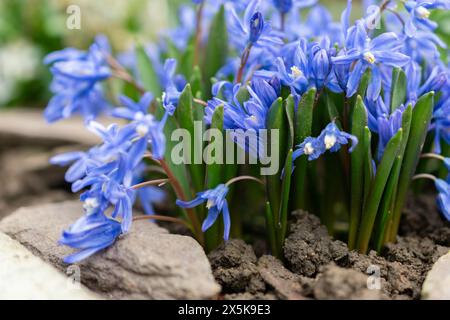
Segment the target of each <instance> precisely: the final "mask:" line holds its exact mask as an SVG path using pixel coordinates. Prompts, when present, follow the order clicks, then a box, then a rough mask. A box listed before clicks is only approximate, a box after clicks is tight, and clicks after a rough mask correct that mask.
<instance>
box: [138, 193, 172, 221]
mask: <svg viewBox="0 0 450 320" xmlns="http://www.w3.org/2000/svg"><path fill="white" fill-rule="evenodd" d="M138 197H139V201H140V203H141V205H142V208H143V209H144V213H145V214H147V215H152V214H154V213H155V209H154V205H155V204H159V203H162V202H163V201H164V199H165V198H166V193H165V192H164V190H162V189H161V188H158V187H154V186H148V187H145V188H140V189H139V190H138Z"/></svg>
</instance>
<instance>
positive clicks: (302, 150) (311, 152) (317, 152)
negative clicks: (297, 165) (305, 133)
mask: <svg viewBox="0 0 450 320" xmlns="http://www.w3.org/2000/svg"><path fill="white" fill-rule="evenodd" d="M323 147H324V145H323V144H322V143H320V140H319V139H317V138H313V137H307V138H306V139H305V141H303V142H302V143H301V144H299V145H298V146H297V149H296V150H295V151H294V152H293V153H292V161H295V160H297V158H299V157H300V156H302V155H306V156H308V160H309V161H312V160H316V159H318V158H319V157H320V156H321V155H322V154H323V153H325V150H324V148H323Z"/></svg>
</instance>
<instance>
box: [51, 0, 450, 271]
mask: <svg viewBox="0 0 450 320" xmlns="http://www.w3.org/2000/svg"><path fill="white" fill-rule="evenodd" d="M318 2H319V1H318V0H302V1H300V0H272V1H261V0H214V1H203V0H193V1H192V2H190V3H189V4H186V5H183V6H181V7H180V8H179V18H180V23H179V26H178V27H176V28H174V29H171V30H167V31H165V32H163V33H162V35H161V39H160V41H158V42H157V43H155V44H150V45H148V46H146V47H145V51H146V53H147V55H148V58H149V61H150V62H151V64H152V69H153V71H154V73H155V75H156V76H157V80H156V81H157V82H158V83H157V85H159V87H160V88H161V91H160V92H152V93H149V92H146V90H143V89H142V82H143V78H144V76H145V75H142V74H141V75H139V70H138V66H137V64H138V63H137V58H136V55H135V51H134V50H133V51H131V52H129V53H126V54H122V55H120V57H119V58H117V59H116V58H115V57H114V55H113V53H112V50H111V48H110V46H109V44H108V42H107V40H105V38H104V37H98V38H97V39H96V41H95V43H94V44H93V45H92V46H91V47H90V49H89V50H88V51H87V52H84V51H80V50H77V49H72V48H69V49H65V50H62V51H58V52H55V53H52V54H50V55H48V56H47V57H46V59H45V63H47V64H49V65H51V69H50V70H51V72H52V74H53V76H54V79H53V83H52V85H51V91H52V92H53V94H54V97H53V98H52V99H51V101H50V102H49V104H48V106H47V109H46V111H45V117H46V118H47V120H48V121H50V122H53V121H57V120H60V119H63V118H67V117H70V116H72V115H74V114H81V115H82V116H83V117H84V118H85V120H86V126H87V128H88V129H89V130H91V131H93V132H94V133H96V134H97V135H98V136H99V137H100V138H101V139H102V141H103V142H102V144H100V145H98V146H95V147H93V148H92V149H90V150H88V151H87V152H71V153H67V154H64V155H59V156H56V157H54V158H53V159H52V163H55V164H58V165H68V164H70V165H71V166H70V168H69V169H68V171H67V173H66V180H67V181H69V182H71V183H73V185H72V188H73V191H74V192H78V191H81V190H83V189H86V188H88V190H87V191H85V192H84V193H83V194H82V195H81V200H82V201H83V202H84V208H85V216H83V217H82V218H81V219H80V220H79V221H78V222H76V223H75V224H74V225H73V226H72V227H70V228H69V229H68V230H67V231H66V232H64V233H63V236H62V239H61V243H63V244H65V245H69V246H71V247H74V248H77V249H79V250H80V251H79V252H78V253H77V254H75V255H73V256H70V257H68V258H67V262H70V263H73V262H76V261H78V260H80V259H83V258H85V257H87V256H89V255H91V254H92V253H94V252H96V251H98V250H101V249H103V248H105V247H107V246H109V245H110V244H111V243H112V242H114V240H115V239H116V238H117V237H118V236H119V235H120V234H122V233H126V232H128V231H129V229H130V225H131V222H132V208H133V204H134V202H135V201H136V199H140V201H141V203H142V207H143V208H144V209H145V210H146V212H147V213H149V214H152V213H154V211H153V207H152V203H153V202H157V201H159V200H160V199H161V198H162V197H163V194H162V193H161V190H160V189H158V188H155V187H149V186H147V187H145V188H139V189H135V188H134V186H135V185H136V184H138V183H140V182H142V181H144V180H145V178H146V177H145V174H146V173H145V167H146V165H145V163H144V161H143V159H144V157H146V156H151V157H152V158H153V159H154V160H164V155H165V153H166V139H167V138H166V136H165V134H164V128H165V126H166V123H167V121H169V118H170V117H173V116H174V113H175V111H176V108H177V106H178V101H179V99H180V95H181V92H182V91H183V89H184V88H185V86H186V84H187V80H186V79H191V76H192V74H191V73H192V72H191V71H188V72H185V71H184V72H183V71H182V70H185V69H186V68H185V66H184V65H183V64H184V63H185V62H186V61H189V58H190V57H192V55H195V54H197V55H200V57H202V56H201V54H202V53H203V51H204V50H202V49H204V48H207V46H208V45H209V44H208V34H207V32H206V31H207V30H209V26H210V25H211V24H212V21H213V19H214V17H215V16H216V14H217V12H219V8H221V7H222V6H223V7H224V12H225V20H226V27H227V31H228V39H229V44H228V51H227V60H226V62H225V63H224V64H223V65H222V66H221V67H220V68H218V70H217V73H216V74H215V76H214V77H213V79H211V80H212V83H213V84H212V87H211V88H209V87H207V88H202V90H203V91H205V92H206V93H207V94H204V95H203V97H204V98H205V100H208V98H210V99H209V100H208V101H203V103H201V104H203V105H205V108H204V121H205V123H206V125H210V124H211V122H212V116H213V114H214V111H215V110H216V109H217V108H218V107H219V106H223V108H224V128H225V129H234V130H236V129H240V130H241V131H239V130H237V131H234V133H233V134H234V136H233V139H234V141H235V142H236V143H237V144H239V146H240V147H241V148H243V149H244V150H246V151H247V152H248V153H250V154H251V155H253V156H255V157H257V158H258V157H261V156H262V155H263V154H265V150H264V144H263V142H262V140H261V137H260V135H259V132H258V131H259V130H260V129H265V128H267V127H268V114H269V110H270V108H271V107H272V106H273V105H274V103H275V102H276V101H277V100H279V99H282V100H284V99H286V97H287V96H288V95H290V94H291V95H292V96H293V98H294V101H295V104H296V106H295V107H296V108H295V112H299V111H298V109H297V105H298V104H299V102H300V101H301V100H302V99H303V95H304V94H305V93H306V92H307V91H308V90H309V89H311V88H315V89H316V92H317V95H316V103H315V106H314V107H317V103H318V101H319V98H320V96H321V94H327V93H330V94H335V95H336V96H340V97H341V98H342V101H345V102H348V101H350V100H351V99H352V98H354V97H355V96H356V94H357V92H359V94H361V95H362V98H363V100H364V104H365V107H366V110H367V114H368V126H369V128H370V130H371V131H372V133H374V134H376V137H377V141H378V146H377V152H376V158H377V160H380V159H381V158H382V156H383V153H384V150H385V147H386V145H387V143H388V142H389V140H390V139H391V138H392V137H393V136H394V135H395V134H396V133H397V132H398V130H399V129H400V128H401V127H402V116H403V113H404V112H405V110H406V107H407V106H409V105H411V106H412V107H414V106H415V104H416V102H417V101H418V100H419V98H420V97H421V96H423V95H424V94H426V93H428V92H431V91H434V92H436V93H438V94H437V95H436V101H435V105H434V110H433V117H432V121H431V125H430V128H429V130H430V134H432V135H433V137H434V143H433V147H434V150H435V152H436V153H441V152H442V150H443V149H444V148H443V145H442V144H443V143H445V144H446V145H449V144H450V68H449V65H447V64H446V63H445V62H444V61H443V59H442V55H441V52H442V51H443V50H444V51H445V50H447V47H446V45H445V43H444V42H443V41H442V40H441V39H439V37H438V36H437V35H436V34H435V33H434V31H435V29H436V28H437V25H436V23H435V22H433V21H432V20H431V19H430V14H431V12H432V11H433V10H435V9H444V10H448V9H450V1H449V0H415V1H414V0H407V1H397V2H398V3H397V2H396V1H365V3H366V4H377V5H379V11H378V12H376V13H368V14H367V15H365V16H364V17H363V18H361V19H359V20H357V21H351V20H350V15H351V12H352V10H353V8H352V1H351V0H347V2H346V4H347V7H346V9H345V10H344V11H343V13H342V16H341V20H340V21H339V22H336V21H333V19H332V15H331V14H330V12H328V10H327V9H326V8H325V7H323V6H321V5H320V4H318ZM199 17H200V18H201V20H198V19H199ZM380 18H382V20H383V26H382V29H381V27H379V26H378V25H377V23H376V22H377V21H378V19H380ZM197 47H198V48H200V49H199V50H198V52H194V53H193V51H195V50H196V49H198V48H197ZM174 48H175V50H176V51H177V58H178V59H183V62H182V64H181V65H179V64H177V60H176V59H175V58H174V57H173V56H172V55H173V52H174V51H173V50H174ZM197 58H198V57H197ZM197 60H199V59H197ZM200 60H201V59H200ZM119 61H120V63H119ZM197 62H198V61H197ZM396 70H402V72H404V74H406V81H407V85H406V93H405V96H406V98H405V100H404V101H402V102H401V103H398V101H397V100H394V99H393V98H392V94H391V88H393V86H394V85H395V84H394V83H393V80H392V79H393V76H392V75H393V73H394V72H395V71H396ZM215 72H216V70H214V72H213V73H215ZM203 74H206V75H210V74H211V73H209V72H203V73H202V75H203ZM365 75H368V76H369V77H368V79H369V83H368V84H367V88H365V87H362V79H363V78H364V76H365ZM134 76H136V77H137V78H138V80H135V79H134ZM111 78H119V79H121V80H125V81H126V82H128V83H129V84H132V85H134V86H135V87H136V88H137V89H138V91H139V92H140V93H141V94H142V95H141V98H140V99H139V101H137V102H135V101H133V100H132V99H130V98H129V97H127V96H121V97H120V98H119V99H118V101H120V106H116V107H115V108H113V105H115V104H117V103H115V102H111V101H108V100H107V99H106V95H105V94H104V89H103V88H102V83H103V82H104V81H106V80H108V79H111ZM204 80H205V79H204ZM205 81H206V83H208V85H209V84H210V82H209V81H210V79H206V80H205ZM361 90H362V91H361ZM161 92H162V94H161ZM205 92H203V93H205ZM209 92H211V95H210V94H209ZM200 102H202V101H200ZM394 102H396V104H399V105H392V104H394ZM159 105H161V106H162V107H163V110H162V114H163V115H162V116H159V117H158V118H157V117H156V115H155V114H156V113H155V112H154V110H152V109H156V108H157V107H158V106H159ZM160 111H161V110H160ZM105 112H106V113H107V114H108V115H110V116H113V117H116V118H120V119H125V120H126V121H127V123H126V125H123V126H118V125H115V124H113V125H110V126H108V127H104V126H102V125H101V124H100V123H98V122H96V121H95V120H94V119H95V118H96V117H97V116H98V115H99V114H101V113H105ZM328 121H329V120H328ZM345 130H347V131H348V128H347V127H345ZM239 132H242V134H245V135H246V136H247V137H248V135H249V133H250V134H252V135H254V136H255V138H256V139H241V138H242V137H241V136H240V133H239ZM254 141H256V143H255V142H254ZM350 143H351V147H350V148H349V149H348V151H349V152H352V151H353V149H354V148H355V146H356V145H357V144H358V139H357V138H356V137H355V136H353V135H351V134H349V133H347V132H345V131H343V130H342V129H340V128H339V127H338V124H337V122H336V121H333V122H331V123H329V124H328V125H327V126H326V127H325V128H324V129H323V130H322V132H321V133H320V135H319V136H317V137H308V138H306V139H305V140H304V141H303V142H302V143H301V144H299V145H298V146H296V149H295V151H294V153H293V160H296V159H297V158H298V157H300V156H302V155H304V156H307V157H308V159H309V160H315V159H318V158H319V157H320V156H322V155H323V154H325V153H326V152H327V151H329V152H337V151H339V150H340V149H341V147H342V146H343V145H347V144H350ZM344 149H345V148H344ZM345 151H347V149H345ZM447 182H448V183H450V180H449V181H447ZM447 182H445V181H443V180H438V182H437V183H436V185H437V187H438V189H439V192H440V195H439V203H440V206H441V208H442V209H443V211H444V212H446V214H448V217H449V218H450V214H449V212H450V205H449V203H450V191H449V188H448V184H447ZM195 191H199V190H195ZM228 191H229V189H228V187H227V185H225V184H220V185H218V186H217V187H215V188H214V189H210V190H206V191H203V192H199V193H197V197H196V198H195V199H194V200H192V201H186V199H179V200H178V201H177V204H178V206H180V207H182V208H193V207H196V206H198V205H200V204H201V203H204V202H206V206H207V208H208V209H209V210H208V215H207V217H206V219H205V221H204V222H203V228H202V230H203V231H205V230H207V229H208V228H210V227H211V225H212V224H213V223H214V222H215V221H216V220H217V218H218V216H219V214H220V213H222V216H223V222H224V227H225V230H224V238H225V239H228V237H229V230H230V215H229V210H228V204H227V201H226V196H227V194H228ZM192 194H195V192H194V193H192ZM111 207H112V211H111V212H112V213H111V214H107V212H109V211H108V209H109V208H111Z"/></svg>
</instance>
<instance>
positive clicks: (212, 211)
mask: <svg viewBox="0 0 450 320" xmlns="http://www.w3.org/2000/svg"><path fill="white" fill-rule="evenodd" d="M228 191H229V189H228V187H227V186H226V185H224V184H219V185H218V186H217V187H216V188H214V189H210V190H206V191H203V192H199V193H197V197H196V198H195V199H194V200H192V201H188V202H186V201H181V200H177V205H178V206H180V207H182V208H193V207H196V206H198V205H200V204H202V203H205V202H206V208H207V209H208V216H207V217H206V219H205V221H203V225H202V231H203V232H205V231H206V230H208V229H209V228H210V227H211V226H212V225H213V224H214V222H215V221H216V220H217V218H218V216H219V214H220V213H222V217H223V224H224V231H223V238H224V240H225V241H227V240H228V238H229V235H230V225H231V222H230V212H229V210H228V203H227V200H226V196H227V194H228Z"/></svg>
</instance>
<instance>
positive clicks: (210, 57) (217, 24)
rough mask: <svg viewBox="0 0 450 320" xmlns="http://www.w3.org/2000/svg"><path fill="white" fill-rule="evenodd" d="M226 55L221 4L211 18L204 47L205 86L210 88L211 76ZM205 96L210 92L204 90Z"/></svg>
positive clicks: (226, 32) (226, 36) (225, 35)
mask: <svg viewBox="0 0 450 320" xmlns="http://www.w3.org/2000/svg"><path fill="white" fill-rule="evenodd" d="M227 55H228V31H227V25H226V19H225V8H224V6H223V5H222V6H221V7H220V10H219V12H217V14H216V15H215V17H214V18H213V21H212V23H211V27H210V30H209V36H208V42H207V45H206V48H205V59H204V64H203V68H202V70H203V80H204V81H205V86H204V87H205V88H211V78H212V77H213V76H214V75H215V74H216V73H217V71H218V70H219V69H220V68H221V67H222V66H223V65H224V64H225V62H226V60H227ZM205 94H206V95H207V97H209V96H210V94H211V93H210V92H205Z"/></svg>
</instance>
